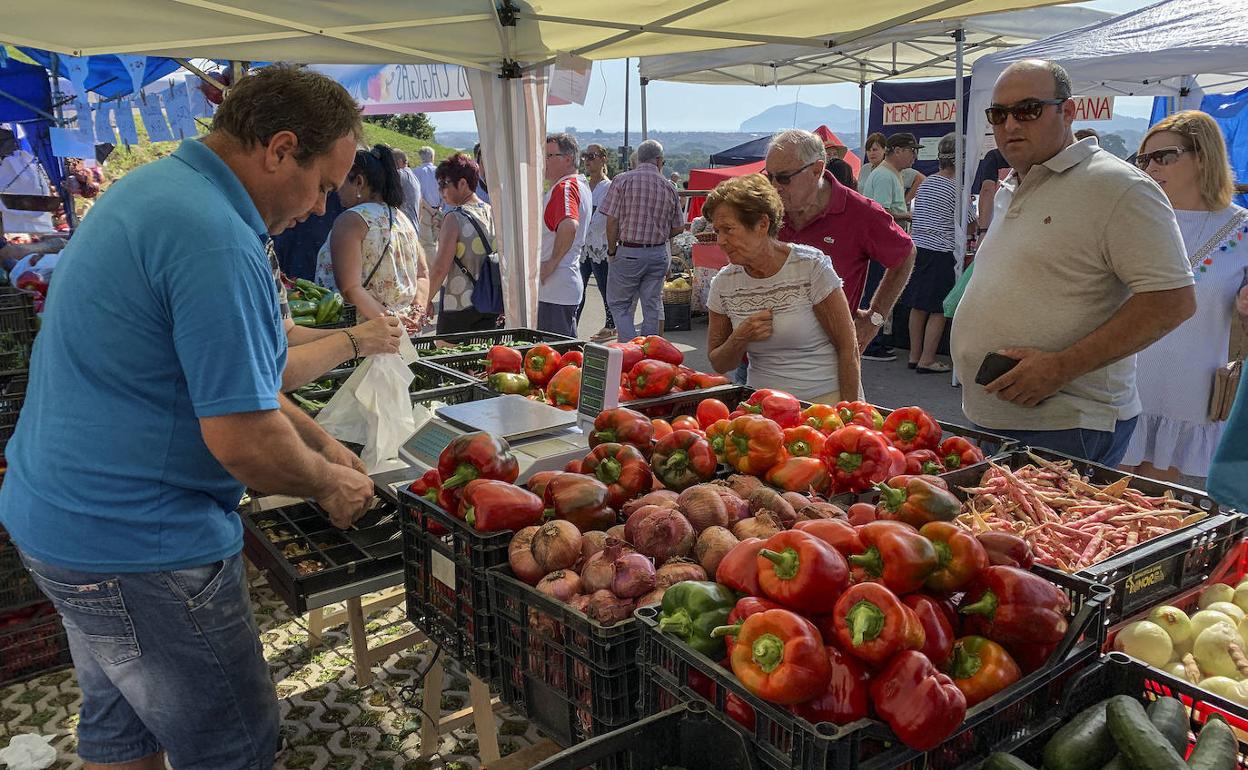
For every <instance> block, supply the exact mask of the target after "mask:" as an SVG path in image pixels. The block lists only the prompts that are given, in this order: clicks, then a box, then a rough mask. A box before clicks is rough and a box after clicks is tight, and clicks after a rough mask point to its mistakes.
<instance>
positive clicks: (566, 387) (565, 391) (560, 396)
mask: <svg viewBox="0 0 1248 770" xmlns="http://www.w3.org/2000/svg"><path fill="white" fill-rule="evenodd" d="M580 400H581V370H580V369H579V368H578V367H575V366H562V367H560V368H559V371H557V372H555V376H554V377H551V378H550V382H548V383H546V401H547V402H548V403H549V404H550V405H551V406H554V407H558V408H559V409H562V410H563V411H565V412H575V411H576V405H577V403H579V402H580Z"/></svg>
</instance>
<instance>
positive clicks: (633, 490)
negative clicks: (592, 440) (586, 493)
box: [581, 444, 654, 511]
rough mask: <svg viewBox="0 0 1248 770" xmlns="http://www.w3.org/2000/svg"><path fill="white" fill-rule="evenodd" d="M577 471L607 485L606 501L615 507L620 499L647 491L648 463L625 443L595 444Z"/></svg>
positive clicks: (625, 501)
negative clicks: (579, 470)
mask: <svg viewBox="0 0 1248 770" xmlns="http://www.w3.org/2000/svg"><path fill="white" fill-rule="evenodd" d="M581 473H584V474H587V475H590V476H593V477H594V478H596V479H598V480H599V481H601V482H602V483H603V484H606V485H607V503H608V504H609V505H610V506H611V507H612V508H615V509H616V510H617V511H618V510H619V509H620V508H621V507H623V505H624V503H627V502H628V501H629V500H632V499H633V498H635V497H639V496H640V495H644V494H645V493H647V492H649V491H650V486H651V479H653V478H654V477H653V476H652V475H651V473H650V463H648V462H647V461H646V458H645V456H644V455H642V454H641V450H639V449H637V447H634V446H630V445H628V444H599V445H598V446H596V447H594V448H593V449H591V450H590V452H589V454H588V455H586V456H585V459H584V460H582V461H581Z"/></svg>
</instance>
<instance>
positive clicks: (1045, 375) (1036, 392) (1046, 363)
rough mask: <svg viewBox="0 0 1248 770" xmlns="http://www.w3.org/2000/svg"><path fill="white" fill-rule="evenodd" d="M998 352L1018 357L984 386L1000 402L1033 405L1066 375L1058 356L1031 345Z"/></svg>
mask: <svg viewBox="0 0 1248 770" xmlns="http://www.w3.org/2000/svg"><path fill="white" fill-rule="evenodd" d="M1000 352H1001V355H1003V356H1008V357H1010V358H1014V359H1017V360H1018V362H1019V363H1018V365H1017V366H1015V367H1014V368H1013V369H1011V370H1010V371H1008V372H1006V373H1005V374H1003V375H1001V376H1000V377H998V378H997V379H995V380H993V381H992V382H990V383H988V384H987V385H986V386H984V390H986V391H988V392H989V393H995V394H996V395H997V398H999V399H1001V400H1002V401H1009V402H1011V403H1013V404H1017V405H1019V406H1028V407H1030V406H1036V405H1038V404H1039V403H1040V402H1042V401H1044V400H1045V399H1046V398H1048V397H1049V396H1051V395H1053V394H1054V393H1056V392H1057V391H1058V390H1060V389H1061V387H1062V386H1063V385H1065V384H1066V383H1067V382H1068V381H1069V380H1070V377H1069V376H1068V375H1067V374H1066V369H1065V366H1064V365H1063V363H1062V358H1061V356H1060V355H1059V354H1057V353H1048V352H1045V351H1043V350H1036V349H1035V348H1006V349H1005V350H1002V351H1000Z"/></svg>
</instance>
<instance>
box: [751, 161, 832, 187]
mask: <svg viewBox="0 0 1248 770" xmlns="http://www.w3.org/2000/svg"><path fill="white" fill-rule="evenodd" d="M818 162H819V161H817V160H812V161H811V162H810V163H807V164H806V165H805V166H802V167H801V168H799V169H798V170H796V171H787V172H782V173H778V174H773V173H771V172H770V171H764V172H763V175H764V176H766V177H767V181H768V182H772V183H774V184H788V183H789V182H792V181H793V178H794V177H795V176H797V175H798V174H800V173H802V172H803V171H805V170H806V169H808V168H810V167H811V166H813V165H815V164H816V163H818Z"/></svg>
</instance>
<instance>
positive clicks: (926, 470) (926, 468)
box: [905, 449, 945, 476]
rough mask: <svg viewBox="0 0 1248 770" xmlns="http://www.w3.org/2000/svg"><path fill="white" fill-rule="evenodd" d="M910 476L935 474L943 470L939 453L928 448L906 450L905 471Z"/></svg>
mask: <svg viewBox="0 0 1248 770" xmlns="http://www.w3.org/2000/svg"><path fill="white" fill-rule="evenodd" d="M905 472H906V473H907V474H909V475H911V476H935V475H937V474H939V473H944V472H945V466H944V463H942V462H941V461H940V455H938V454H936V453H935V452H933V451H932V450H930V449H917V450H915V451H913V452H906V471H905Z"/></svg>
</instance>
